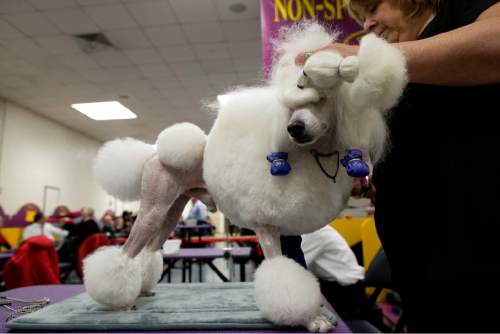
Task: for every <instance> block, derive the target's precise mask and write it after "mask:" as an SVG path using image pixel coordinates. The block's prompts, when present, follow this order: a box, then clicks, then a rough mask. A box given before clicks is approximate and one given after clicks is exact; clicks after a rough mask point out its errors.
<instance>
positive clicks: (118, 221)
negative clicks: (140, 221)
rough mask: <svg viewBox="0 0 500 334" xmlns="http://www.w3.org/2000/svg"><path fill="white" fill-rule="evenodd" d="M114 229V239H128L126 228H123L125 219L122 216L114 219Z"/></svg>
mask: <svg viewBox="0 0 500 334" xmlns="http://www.w3.org/2000/svg"><path fill="white" fill-rule="evenodd" d="M114 228H115V237H117V238H124V237H128V235H129V232H130V231H127V227H126V226H125V219H124V218H123V216H118V217H115V219H114Z"/></svg>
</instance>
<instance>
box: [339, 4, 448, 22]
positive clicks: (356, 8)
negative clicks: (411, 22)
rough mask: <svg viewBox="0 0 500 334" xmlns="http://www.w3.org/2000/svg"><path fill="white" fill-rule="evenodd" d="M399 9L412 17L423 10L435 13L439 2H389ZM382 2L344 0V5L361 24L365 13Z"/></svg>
mask: <svg viewBox="0 0 500 334" xmlns="http://www.w3.org/2000/svg"><path fill="white" fill-rule="evenodd" d="M389 1H390V2H391V3H392V4H393V5H395V6H396V7H398V8H400V9H401V11H402V12H403V14H405V15H406V16H408V17H413V16H415V15H418V14H420V13H421V12H422V11H423V10H426V9H431V10H433V11H434V12H437V10H438V7H439V3H440V1H441V0H389ZM381 2H382V0H344V4H345V6H346V7H347V9H348V10H349V11H350V12H351V14H352V15H353V16H354V18H355V19H356V20H357V21H359V22H362V21H364V18H365V16H366V14H367V13H369V12H371V11H372V10H373V9H375V8H376V7H377V6H378V4H379V3H381Z"/></svg>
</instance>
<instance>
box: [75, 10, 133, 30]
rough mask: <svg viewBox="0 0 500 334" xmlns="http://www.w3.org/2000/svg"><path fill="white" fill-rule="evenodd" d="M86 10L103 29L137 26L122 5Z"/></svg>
mask: <svg viewBox="0 0 500 334" xmlns="http://www.w3.org/2000/svg"><path fill="white" fill-rule="evenodd" d="M84 10H85V12H86V13H87V14H88V15H89V16H90V17H91V18H92V19H93V20H94V21H95V22H96V23H97V24H98V25H99V27H101V28H102V29H120V28H133V27H136V26H137V24H136V23H135V21H134V19H133V18H132V16H130V14H129V13H128V12H127V10H126V9H125V7H123V6H122V5H111V6H93V7H84Z"/></svg>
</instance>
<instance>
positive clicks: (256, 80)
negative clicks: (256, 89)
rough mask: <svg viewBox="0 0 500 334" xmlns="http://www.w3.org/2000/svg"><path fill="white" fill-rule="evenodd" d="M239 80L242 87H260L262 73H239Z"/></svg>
mask: <svg viewBox="0 0 500 334" xmlns="http://www.w3.org/2000/svg"><path fill="white" fill-rule="evenodd" d="M237 75H238V79H239V81H240V82H241V84H242V85H248V86H251V85H258V84H261V83H262V80H263V79H262V71H260V72H255V71H251V72H238V73H237Z"/></svg>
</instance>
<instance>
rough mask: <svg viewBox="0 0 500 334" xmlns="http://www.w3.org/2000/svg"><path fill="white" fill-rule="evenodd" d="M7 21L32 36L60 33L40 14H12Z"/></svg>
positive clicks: (7, 17)
mask: <svg viewBox="0 0 500 334" xmlns="http://www.w3.org/2000/svg"><path fill="white" fill-rule="evenodd" d="M5 19H6V20H7V21H9V23H10V24H12V25H13V26H14V27H16V28H17V29H19V30H21V31H22V32H24V33H25V34H27V35H30V36H40V35H49V34H56V33H58V32H59V31H58V30H57V28H56V27H55V26H54V25H53V24H52V23H51V22H50V21H49V20H48V19H47V18H46V17H45V16H43V15H42V14H40V13H38V12H34V13H19V14H10V15H9V16H6V17H5Z"/></svg>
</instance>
